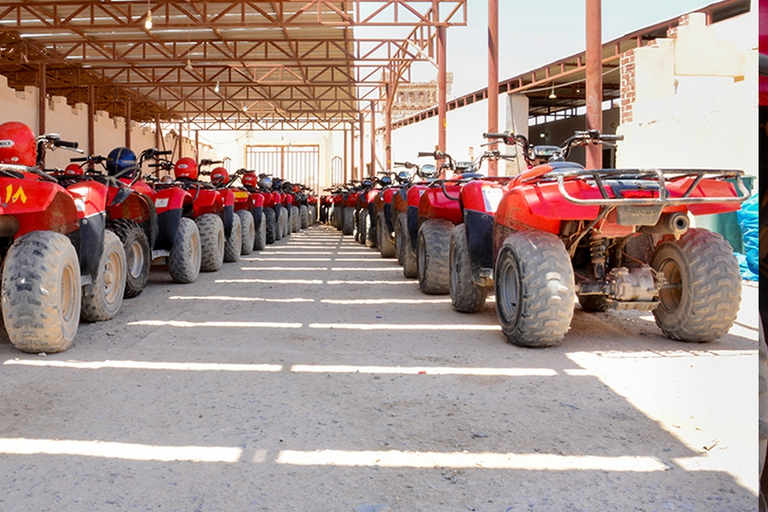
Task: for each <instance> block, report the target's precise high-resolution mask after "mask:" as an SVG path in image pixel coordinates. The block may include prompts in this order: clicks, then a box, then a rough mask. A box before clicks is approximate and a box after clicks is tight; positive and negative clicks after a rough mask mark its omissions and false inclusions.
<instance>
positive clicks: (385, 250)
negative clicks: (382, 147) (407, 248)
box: [371, 173, 410, 258]
mask: <svg viewBox="0 0 768 512" xmlns="http://www.w3.org/2000/svg"><path fill="white" fill-rule="evenodd" d="M409 177H410V176H408V175H407V173H405V174H404V175H403V176H402V177H401V176H400V175H395V181H393V180H392V176H390V175H389V173H387V175H385V176H382V177H381V178H380V183H381V186H382V188H381V189H380V190H379V193H378V194H377V195H376V198H375V199H374V200H373V208H372V211H373V215H372V217H371V218H372V219H374V220H373V222H374V224H375V226H376V229H375V230H376V247H377V248H378V249H379V254H381V257H382V258H394V257H395V227H394V222H393V219H392V201H393V199H394V197H395V196H396V195H397V192H398V191H399V190H400V188H401V187H402V185H403V183H405V181H406V180H407V179H408V178H409ZM403 178H404V179H403Z"/></svg>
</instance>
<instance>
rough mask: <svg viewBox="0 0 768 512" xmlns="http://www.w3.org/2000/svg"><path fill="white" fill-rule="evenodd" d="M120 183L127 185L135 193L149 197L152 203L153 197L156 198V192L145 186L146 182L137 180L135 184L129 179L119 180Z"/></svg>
mask: <svg viewBox="0 0 768 512" xmlns="http://www.w3.org/2000/svg"><path fill="white" fill-rule="evenodd" d="M120 181H122V182H123V183H125V184H126V185H129V186H130V187H131V188H132V189H133V190H135V191H137V192H141V193H142V194H144V195H145V196H149V197H150V198H151V199H152V201H153V202H154V201H155V197H157V191H156V190H155V189H153V188H152V187H150V186H149V185H147V182H146V181H144V180H138V181H136V182H135V183H131V179H130V178H120Z"/></svg>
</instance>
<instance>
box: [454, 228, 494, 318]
mask: <svg viewBox="0 0 768 512" xmlns="http://www.w3.org/2000/svg"><path fill="white" fill-rule="evenodd" d="M466 229H467V228H466V227H465V226H464V224H459V225H458V226H456V227H455V228H453V233H452V234H451V246H450V249H449V258H448V266H449V267H450V269H451V276H450V281H449V286H448V288H449V291H450V294H451V305H452V306H453V309H455V310H456V311H459V312H461V313H477V312H478V311H480V310H481V309H483V306H485V299H487V298H488V288H486V287H484V286H479V285H478V284H476V283H475V281H474V279H473V275H472V263H471V260H470V256H469V245H468V244H467V231H466Z"/></svg>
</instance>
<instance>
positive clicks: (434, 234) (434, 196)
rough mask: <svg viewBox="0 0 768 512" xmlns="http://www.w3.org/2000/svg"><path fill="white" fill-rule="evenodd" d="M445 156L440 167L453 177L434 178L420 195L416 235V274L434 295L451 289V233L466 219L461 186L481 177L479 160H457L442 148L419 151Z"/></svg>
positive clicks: (442, 157)
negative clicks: (477, 170)
mask: <svg viewBox="0 0 768 512" xmlns="http://www.w3.org/2000/svg"><path fill="white" fill-rule="evenodd" d="M426 156H429V157H432V158H434V159H436V160H443V162H444V163H443V164H442V165H441V170H442V169H445V170H449V171H451V172H452V173H453V177H451V178H449V179H440V180H433V181H431V182H430V183H429V185H428V186H427V188H426V190H424V192H423V193H422V194H421V198H420V199H419V209H418V220H417V235H416V276H417V277H418V279H419V287H420V288H421V291H423V292H424V293H427V294H433V295H445V294H447V293H449V291H450V290H449V279H450V271H449V267H448V263H449V248H450V242H451V234H452V233H453V229H454V227H455V226H456V225H458V224H461V222H462V221H463V213H462V210H461V207H460V205H459V201H458V198H459V196H460V194H461V188H462V187H463V186H464V185H465V184H466V183H468V182H469V181H470V180H471V179H473V178H479V177H482V175H481V174H477V173H476V172H475V171H476V169H477V166H478V165H479V163H480V161H481V160H479V161H478V162H456V161H455V160H454V159H453V158H451V155H449V154H447V153H443V152H441V151H433V152H419V157H426Z"/></svg>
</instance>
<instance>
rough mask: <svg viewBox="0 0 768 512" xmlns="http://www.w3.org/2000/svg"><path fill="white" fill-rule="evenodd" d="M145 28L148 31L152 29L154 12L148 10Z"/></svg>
mask: <svg viewBox="0 0 768 512" xmlns="http://www.w3.org/2000/svg"><path fill="white" fill-rule="evenodd" d="M144 28H145V29H147V30H151V29H152V11H151V10H149V9H147V19H145V20H144Z"/></svg>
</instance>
